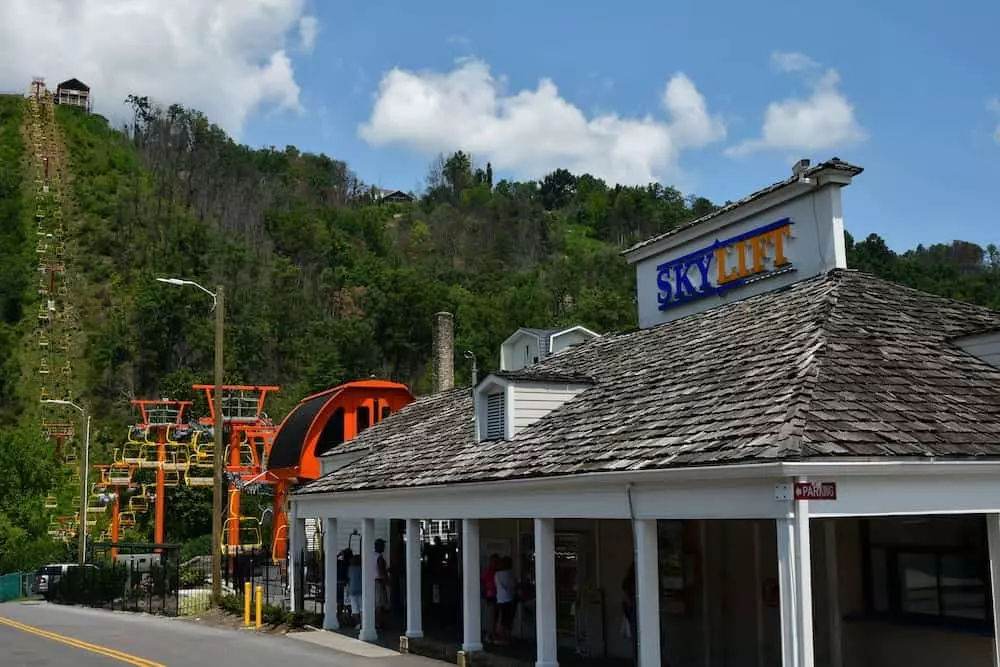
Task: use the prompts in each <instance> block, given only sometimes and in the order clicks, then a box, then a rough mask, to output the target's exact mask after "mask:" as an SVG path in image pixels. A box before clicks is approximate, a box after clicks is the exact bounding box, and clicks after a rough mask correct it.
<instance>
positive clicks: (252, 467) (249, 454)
mask: <svg viewBox="0 0 1000 667" xmlns="http://www.w3.org/2000/svg"><path fill="white" fill-rule="evenodd" d="M232 447H233V446H232V445H226V458H225V465H226V467H227V468H228V469H229V470H230V471H231V472H251V473H254V472H259V470H258V468H259V467H260V466H259V465H258V463H257V453H256V452H255V451H254V449H253V445H252V444H251V443H250V441H249V440H248V439H246V436H245V434H244V439H242V440H240V444H239V448H240V463H239V466H238V469H236V470H234V469H233V468H234V466H232V465H230V463H229V461H230V460H231V459H230V458H229V457H230V456H231V455H232Z"/></svg>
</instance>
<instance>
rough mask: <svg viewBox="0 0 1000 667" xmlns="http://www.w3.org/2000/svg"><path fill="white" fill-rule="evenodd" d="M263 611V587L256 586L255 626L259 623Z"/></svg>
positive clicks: (258, 625)
mask: <svg viewBox="0 0 1000 667" xmlns="http://www.w3.org/2000/svg"><path fill="white" fill-rule="evenodd" d="M263 611H264V587H263V586H257V627H258V628H259V627H260V625H261V616H262V613H261V612H263Z"/></svg>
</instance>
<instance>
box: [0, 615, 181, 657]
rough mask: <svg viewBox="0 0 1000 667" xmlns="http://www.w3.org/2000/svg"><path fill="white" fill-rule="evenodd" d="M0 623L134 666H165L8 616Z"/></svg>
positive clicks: (0, 620) (0, 617) (1, 619)
mask: <svg viewBox="0 0 1000 667" xmlns="http://www.w3.org/2000/svg"><path fill="white" fill-rule="evenodd" d="M0 625H7V626H10V627H12V628H16V629H17V630H22V631H24V632H28V633H30V634H33V635H37V636H39V637H44V638H45V639H51V640H52V641H55V642H61V643H63V644H68V645H70V646H73V647H75V648H79V649H83V650H84V651H90V652H91V653H97V654H99V655H103V656H106V657H108V658H114V659H115V660H120V661H121V662H124V663H127V664H130V665H135V667H166V665H164V664H162V663H159V662H153V661H152V660H146V659H145V658H140V657H139V656H137V655H130V654H128V653H122V652H121V651H116V650H114V649H110V648H106V647H104V646H98V645H97V644H91V643H89V642H85V641H81V640H79V639H74V638H72V637H66V636H65V635H59V634H56V633H54V632H49V631H48V630H42V629H41V628H35V627H32V626H30V625H25V624H24V623H18V622H17V621H12V620H11V619H9V618H3V617H2V616H0Z"/></svg>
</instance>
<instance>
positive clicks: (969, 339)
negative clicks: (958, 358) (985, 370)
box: [952, 329, 1000, 368]
mask: <svg viewBox="0 0 1000 667" xmlns="http://www.w3.org/2000/svg"><path fill="white" fill-rule="evenodd" d="M952 343H953V344H954V345H955V346H956V347H958V348H959V349H961V350H964V351H965V352H968V353H969V354H971V355H972V356H974V357H977V358H978V359H979V360H981V361H984V362H986V363H988V364H989V365H990V366H993V367H994V368H1000V329H993V330H988V331H983V332H980V333H976V334H972V335H969V336H962V337H961V338H956V339H954V340H953V341H952Z"/></svg>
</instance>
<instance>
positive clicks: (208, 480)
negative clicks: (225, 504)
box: [184, 463, 215, 486]
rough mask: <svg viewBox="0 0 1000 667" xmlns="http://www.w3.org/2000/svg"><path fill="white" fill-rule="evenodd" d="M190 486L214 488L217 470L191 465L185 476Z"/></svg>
mask: <svg viewBox="0 0 1000 667" xmlns="http://www.w3.org/2000/svg"><path fill="white" fill-rule="evenodd" d="M184 483H185V484H187V485H188V486H212V485H213V484H214V483H215V469H214V468H213V467H212V466H210V465H202V464H200V463H198V464H194V465H191V466H190V467H189V468H188V469H187V472H186V473H185V474H184Z"/></svg>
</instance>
